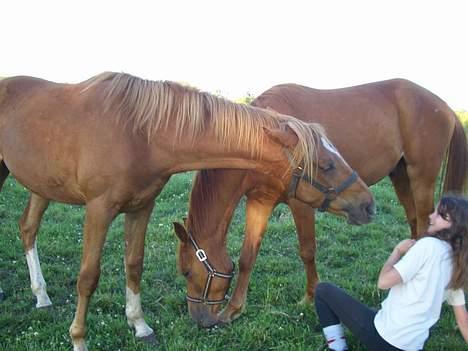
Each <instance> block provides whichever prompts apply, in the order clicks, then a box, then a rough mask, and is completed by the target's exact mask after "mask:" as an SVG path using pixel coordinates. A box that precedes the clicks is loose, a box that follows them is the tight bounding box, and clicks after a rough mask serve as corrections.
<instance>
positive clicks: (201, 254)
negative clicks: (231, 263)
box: [186, 232, 234, 305]
mask: <svg viewBox="0 0 468 351" xmlns="http://www.w3.org/2000/svg"><path fill="white" fill-rule="evenodd" d="M188 237H189V239H190V242H191V243H192V246H193V248H194V250H195V256H196V257H197V259H198V260H199V261H200V262H201V263H203V265H204V266H205V268H206V270H207V271H208V276H207V277H206V282H205V288H204V289H203V293H202V296H201V298H196V297H192V296H190V295H188V294H187V295H186V299H187V301H189V302H194V303H202V304H204V305H219V304H222V303H224V301H226V300H229V296H228V295H227V294H226V295H225V296H224V298H223V299H221V300H209V299H208V294H209V292H210V287H211V282H212V281H213V279H214V278H215V277H218V278H222V279H229V281H230V280H231V279H232V277H234V268H233V270H232V271H231V273H222V272H218V271H216V269H214V268H213V266H212V265H211V264H210V261H209V260H208V257H207V256H206V253H205V251H204V250H203V249H200V247H199V246H198V245H197V242H196V241H195V239H194V238H193V236H192V234H191V233H190V232H188Z"/></svg>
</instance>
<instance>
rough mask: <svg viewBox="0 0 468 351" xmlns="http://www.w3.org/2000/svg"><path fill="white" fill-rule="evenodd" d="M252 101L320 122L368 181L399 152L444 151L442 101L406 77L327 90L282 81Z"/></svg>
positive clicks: (446, 121) (449, 115)
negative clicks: (433, 144)
mask: <svg viewBox="0 0 468 351" xmlns="http://www.w3.org/2000/svg"><path fill="white" fill-rule="evenodd" d="M253 105H255V106H258V107H263V108H271V109H274V110H276V111H278V112H280V113H284V114H289V115H292V116H295V117H297V118H299V119H302V120H304V121H306V122H317V123H320V124H322V125H323V126H324V127H325V129H326V132H327V134H328V135H329V137H330V139H331V140H332V141H333V142H334V143H335V144H336V146H337V147H338V149H339V150H340V151H341V152H342V154H343V156H344V158H345V159H346V160H347V161H348V162H349V163H350V164H351V166H352V167H354V168H355V169H356V170H357V171H358V172H359V173H360V175H361V177H363V179H364V180H365V181H366V182H367V183H368V184H373V183H375V182H377V181H378V180H380V179H381V178H382V177H384V176H386V175H387V174H389V172H390V171H391V170H392V169H393V168H394V167H395V166H396V165H397V163H398V162H399V160H400V159H401V158H402V157H403V156H405V157H406V158H410V159H411V160H410V161H411V162H413V161H417V158H418V157H420V156H421V154H422V153H423V152H424V151H423V150H424V149H425V148H428V149H427V150H432V149H434V150H435V151H434V152H436V153H438V154H440V153H444V152H445V150H446V148H447V145H448V141H449V140H450V135H451V133H452V130H453V124H454V122H453V112H452V111H451V110H450V108H448V106H447V105H446V104H445V102H444V101H442V100H441V99H440V98H438V97H437V96H436V95H434V94H432V93H431V92H430V91H428V90H427V89H425V88H423V87H421V86H419V85H417V84H415V83H413V82H411V81H409V80H406V79H391V80H386V81H381V82H374V83H368V84H363V85H358V86H353V87H347V88H340V89H329V90H321V89H313V88H309V87H305V86H301V85H297V84H282V85H277V86H274V87H272V88H270V89H269V90H267V91H265V92H264V93H263V94H261V95H260V96H259V97H257V98H256V99H255V100H254V101H253ZM433 138H434V139H436V140H435V146H431V145H430V144H431V143H432V141H431V139H433ZM442 157H443V156H442V155H441V156H440V157H437V158H442ZM370 160H372V162H370ZM439 166H440V165H439Z"/></svg>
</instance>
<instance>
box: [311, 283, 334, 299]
mask: <svg viewBox="0 0 468 351" xmlns="http://www.w3.org/2000/svg"><path fill="white" fill-rule="evenodd" d="M335 289H336V286H335V285H333V284H332V283H327V282H320V283H318V284H317V286H316V288H315V298H323V297H324V296H328V295H330V292H331V291H333V290H335Z"/></svg>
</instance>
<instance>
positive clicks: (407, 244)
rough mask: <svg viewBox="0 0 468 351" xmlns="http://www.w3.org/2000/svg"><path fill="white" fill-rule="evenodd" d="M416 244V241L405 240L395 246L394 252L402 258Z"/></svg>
mask: <svg viewBox="0 0 468 351" xmlns="http://www.w3.org/2000/svg"><path fill="white" fill-rule="evenodd" d="M415 243H416V240H413V239H405V240H402V241H400V242H399V243H398V244H397V246H395V250H397V251H398V253H399V254H400V256H403V255H404V254H405V253H407V252H408V250H409V249H410V248H411V246H413V245H414V244H415Z"/></svg>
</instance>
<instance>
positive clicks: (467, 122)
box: [455, 111, 468, 131]
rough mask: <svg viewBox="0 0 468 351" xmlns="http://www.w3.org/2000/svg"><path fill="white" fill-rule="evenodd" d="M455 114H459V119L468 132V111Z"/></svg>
mask: <svg viewBox="0 0 468 351" xmlns="http://www.w3.org/2000/svg"><path fill="white" fill-rule="evenodd" d="M455 113H456V114H457V116H458V118H460V121H461V122H462V124H463V127H464V128H465V131H468V111H456V112H455Z"/></svg>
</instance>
